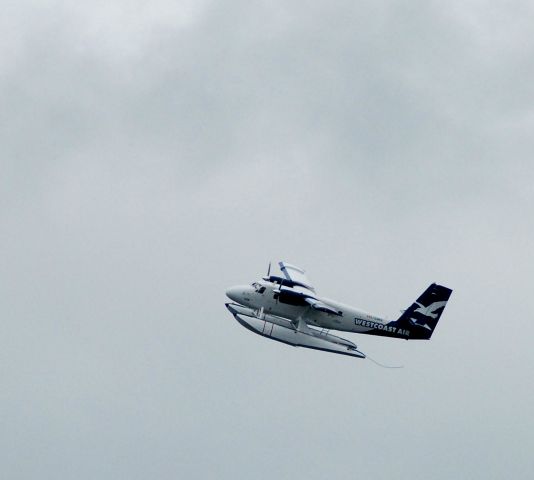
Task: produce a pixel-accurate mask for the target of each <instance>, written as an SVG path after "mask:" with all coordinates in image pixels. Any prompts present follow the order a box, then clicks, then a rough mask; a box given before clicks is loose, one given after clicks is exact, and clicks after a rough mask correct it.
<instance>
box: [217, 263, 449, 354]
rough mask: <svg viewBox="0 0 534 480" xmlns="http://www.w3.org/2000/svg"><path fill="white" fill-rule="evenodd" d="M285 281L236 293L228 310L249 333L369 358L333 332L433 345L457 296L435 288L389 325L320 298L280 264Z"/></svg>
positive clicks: (274, 278) (300, 275)
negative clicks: (440, 323)
mask: <svg viewBox="0 0 534 480" xmlns="http://www.w3.org/2000/svg"><path fill="white" fill-rule="evenodd" d="M278 265H279V267H280V272H281V274H280V275H271V264H269V268H268V270H267V276H265V277H263V278H262V280H259V281H256V282H254V283H252V284H251V285H240V286H235V287H231V288H229V289H228V290H227V291H226V296H227V297H228V298H229V299H230V300H232V301H233V302H232V303H227V304H226V307H227V308H228V310H230V312H231V313H232V314H233V316H234V317H235V319H236V320H237V321H238V322H239V323H240V324H241V325H242V326H244V327H245V328H247V329H249V330H251V331H252V332H254V333H257V334H258V335H261V336H263V337H266V338H269V339H271V340H277V341H279V342H283V343H286V344H289V345H293V346H296V347H305V348H312V349H315V350H323V351H326V352H332V353H339V354H342V355H349V356H351V357H356V358H366V355H365V354H364V353H363V352H361V351H360V350H358V347H357V346H356V344H354V343H353V342H351V341H350V340H347V339H345V338H341V337H338V336H337V335H332V334H331V333H329V331H330V330H339V331H342V332H353V333H362V334H366V335H378V336H381V337H389V338H402V339H405V340H430V337H431V336H432V333H433V332H434V329H435V328H436V325H437V323H438V320H439V319H440V317H441V314H442V313H443V310H444V309H445V306H446V305H447V301H448V300H449V297H450V296H451V292H452V290H451V289H450V288H447V287H444V286H443V285H437V284H436V283H433V284H432V285H430V286H429V287H428V288H427V289H426V290H425V291H424V292H423V293H422V294H421V296H420V297H419V298H418V299H417V300H416V301H415V302H413V303H412V304H411V305H410V306H409V307H408V308H407V309H406V310H404V311H403V312H402V314H401V316H400V317H399V318H398V319H397V320H386V319H384V318H381V317H379V316H376V315H371V314H369V313H366V312H364V311H362V310H359V309H357V308H354V307H351V306H348V305H344V304H342V303H339V302H337V301H334V300H329V299H327V298H322V297H319V296H318V295H317V293H316V291H315V288H314V287H313V286H312V285H311V283H310V281H309V280H308V278H307V277H306V275H305V272H304V270H302V269H301V268H299V267H296V266H294V265H290V264H288V263H285V262H279V264H278Z"/></svg>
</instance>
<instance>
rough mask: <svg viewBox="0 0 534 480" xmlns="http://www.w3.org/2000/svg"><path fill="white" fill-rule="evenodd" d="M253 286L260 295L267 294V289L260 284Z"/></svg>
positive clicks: (255, 283) (256, 283)
mask: <svg viewBox="0 0 534 480" xmlns="http://www.w3.org/2000/svg"><path fill="white" fill-rule="evenodd" d="M252 286H253V287H254V290H255V291H256V292H258V293H263V292H265V287H264V286H262V285H260V284H259V283H258V282H254V283H253V284H252Z"/></svg>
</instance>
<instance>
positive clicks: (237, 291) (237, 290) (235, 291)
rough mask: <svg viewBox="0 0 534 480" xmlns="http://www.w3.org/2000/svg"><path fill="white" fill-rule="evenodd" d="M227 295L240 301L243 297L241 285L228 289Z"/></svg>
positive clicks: (235, 300)
mask: <svg viewBox="0 0 534 480" xmlns="http://www.w3.org/2000/svg"><path fill="white" fill-rule="evenodd" d="M226 296H227V297H228V298H229V299H230V300H233V301H234V302H238V303H239V301H240V299H241V287H230V288H229V289H228V290H226Z"/></svg>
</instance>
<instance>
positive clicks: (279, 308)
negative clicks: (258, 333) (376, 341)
mask: <svg viewBox="0 0 534 480" xmlns="http://www.w3.org/2000/svg"><path fill="white" fill-rule="evenodd" d="M257 284H259V285H261V287H265V288H264V290H263V291H262V289H261V288H260V289H257V288H254V287H252V286H250V285H243V286H239V287H232V288H230V289H229V290H228V291H227V292H226V295H227V296H228V297H229V298H230V299H232V300H234V301H235V302H237V303H239V304H241V305H244V306H246V307H249V308H253V309H256V310H258V311H259V313H260V314H261V312H263V313H268V314H271V315H276V316H279V317H283V318H287V319H289V320H298V319H302V320H304V321H305V322H306V323H307V324H309V325H313V326H317V327H321V328H326V329H332V330H340V331H344V332H360V333H362V332H366V331H368V330H371V329H373V328H377V327H378V328H388V327H387V326H386V325H385V324H386V323H387V320H385V319H383V318H380V317H377V316H375V315H371V314H369V313H367V312H364V311H362V310H359V309H357V308H354V307H351V306H349V305H344V304H342V303H339V302H336V301H334V300H329V299H326V298H321V297H316V298H317V300H320V301H321V302H324V303H325V304H327V305H328V306H330V307H332V308H333V309H335V310H336V311H338V312H340V314H339V315H335V314H332V313H326V312H323V311H319V310H315V309H313V308H311V307H310V306H301V305H291V304H289V303H286V302H282V301H280V298H279V295H277V293H276V290H277V289H278V288H279V285H278V284H275V283H271V282H265V281H264V282H258V283H257ZM382 326H383V327H382Z"/></svg>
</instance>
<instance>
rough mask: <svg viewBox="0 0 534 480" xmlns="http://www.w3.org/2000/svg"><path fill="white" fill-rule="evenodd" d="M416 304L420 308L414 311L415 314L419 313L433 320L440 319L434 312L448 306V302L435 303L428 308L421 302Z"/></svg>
mask: <svg viewBox="0 0 534 480" xmlns="http://www.w3.org/2000/svg"><path fill="white" fill-rule="evenodd" d="M415 304H416V305H419V308H416V309H415V310H414V313H415V312H417V313H420V314H422V315H424V316H425V317H431V318H434V319H436V318H437V317H438V314H437V313H434V312H435V311H436V310H437V309H438V308H441V307H444V306H445V305H447V302H446V301H445V302H434V303H431V304H430V305H429V306H428V307H425V306H424V305H423V304H421V303H419V302H415Z"/></svg>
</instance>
